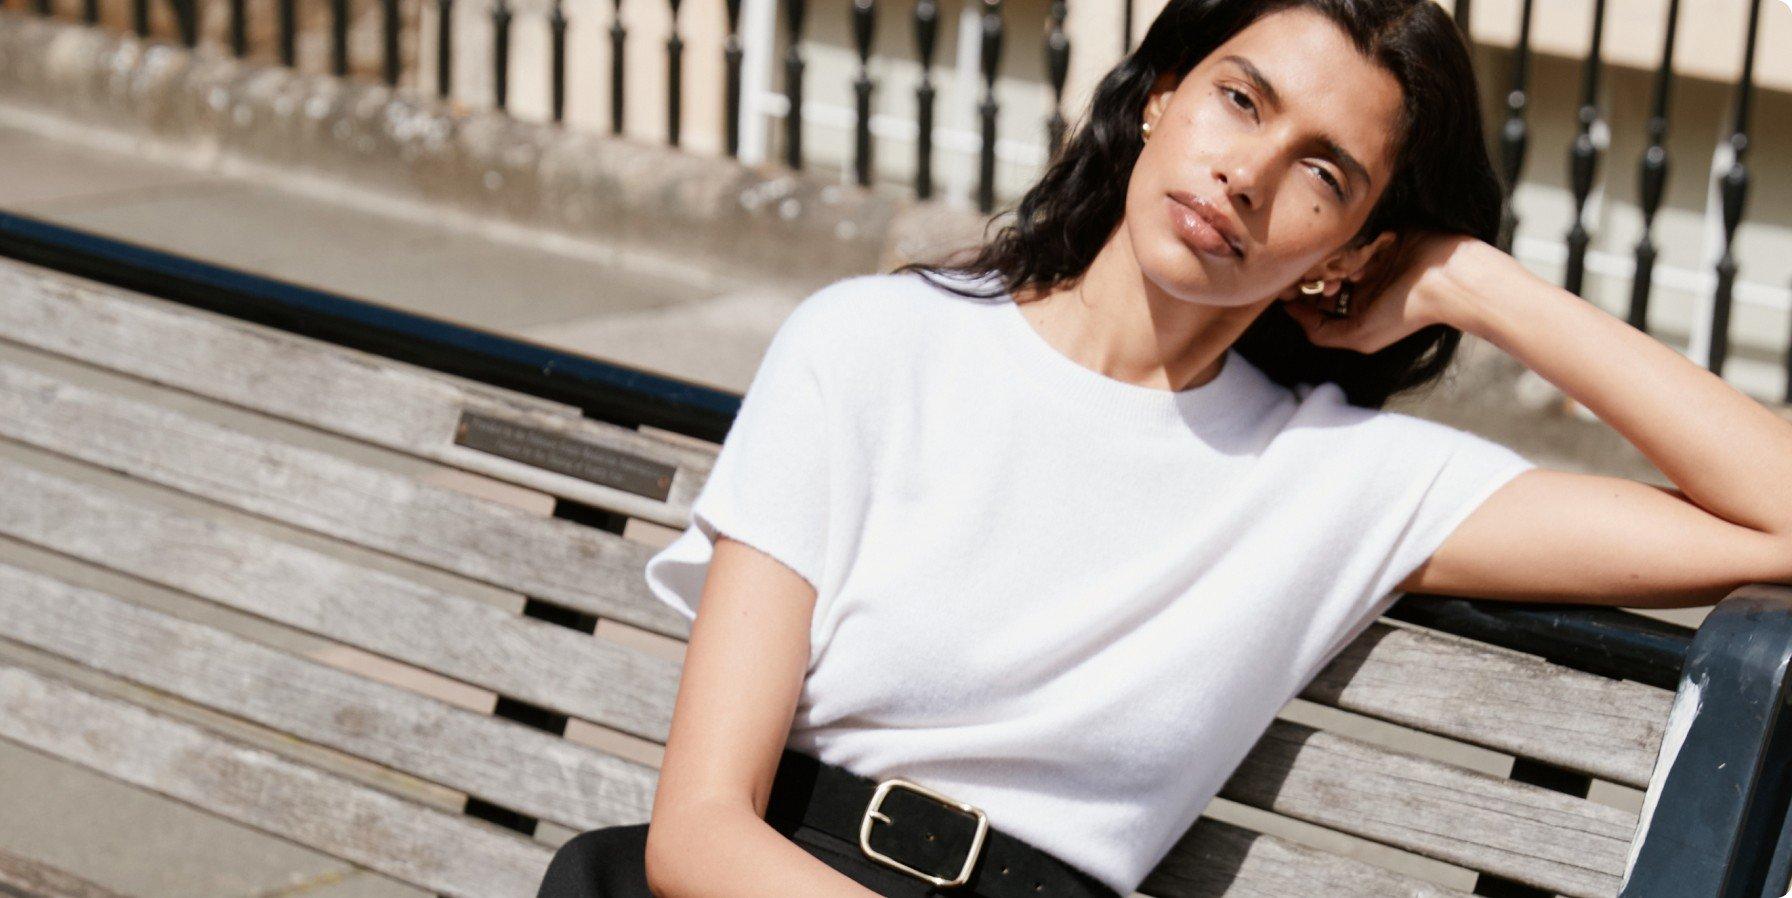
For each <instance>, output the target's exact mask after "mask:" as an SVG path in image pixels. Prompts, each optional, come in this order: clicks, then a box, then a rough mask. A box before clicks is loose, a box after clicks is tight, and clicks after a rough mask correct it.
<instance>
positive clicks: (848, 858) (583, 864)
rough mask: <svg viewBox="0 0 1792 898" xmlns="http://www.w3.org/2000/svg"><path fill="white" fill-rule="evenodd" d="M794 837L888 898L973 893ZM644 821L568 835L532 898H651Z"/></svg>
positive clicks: (853, 851)
mask: <svg viewBox="0 0 1792 898" xmlns="http://www.w3.org/2000/svg"><path fill="white" fill-rule="evenodd" d="M788 835H789V838H790V840H791V841H792V842H795V843H796V844H797V845H800V846H802V848H803V849H804V850H806V851H808V852H809V853H810V854H811V855H814V856H815V857H817V858H819V859H820V860H821V861H822V862H824V863H826V864H827V865H828V866H830V867H833V868H834V869H835V870H839V871H840V872H841V873H844V874H846V875H847V876H850V877H852V878H853V880H854V881H855V882H857V883H859V884H860V885H863V886H864V887H866V888H868V889H870V890H871V891H873V892H876V893H878V894H879V895H883V896H886V898H948V896H953V898H976V896H975V895H972V894H971V893H969V892H967V891H965V889H964V888H963V887H960V888H956V889H941V888H937V887H935V886H934V885H933V884H932V883H929V882H926V881H925V880H921V879H917V878H915V877H913V876H910V875H909V874H907V873H904V872H902V871H900V870H896V869H893V868H891V867H886V866H884V865H883V864H880V863H878V862H877V861H875V860H873V859H871V858H869V857H866V856H865V854H864V853H863V852H861V851H860V850H859V846H858V845H857V844H856V843H849V842H847V841H846V840H844V839H841V838H838V837H836V836H833V835H831V834H829V833H824V832H820V831H817V830H814V829H810V828H808V827H800V828H798V829H797V830H796V831H795V832H793V833H790V834H788ZM646 861H647V824H645V823H634V824H627V825H622V826H607V827H603V828H601V829H592V830H586V831H585V832H582V833H579V834H578V835H576V836H573V837H572V838H571V839H568V840H566V844H564V845H561V846H560V850H559V851H556V852H555V853H554V858H553V860H552V861H550V862H549V863H548V869H547V873H546V874H544V875H543V877H542V880H541V890H540V891H539V892H537V893H536V898H653V893H652V892H649V891H648V890H647V870H646Z"/></svg>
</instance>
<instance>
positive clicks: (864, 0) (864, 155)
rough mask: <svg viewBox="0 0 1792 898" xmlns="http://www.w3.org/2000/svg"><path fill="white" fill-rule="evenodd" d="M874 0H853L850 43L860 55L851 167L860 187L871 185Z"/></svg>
mask: <svg viewBox="0 0 1792 898" xmlns="http://www.w3.org/2000/svg"><path fill="white" fill-rule="evenodd" d="M874 3H875V0H852V40H853V46H854V47H855V48H856V49H857V50H858V52H859V74H858V77H856V78H854V79H853V82H852V93H853V98H854V100H856V101H857V103H858V106H857V112H858V117H857V119H856V120H855V121H854V122H853V129H854V130H853V146H852V165H853V173H854V174H855V175H856V176H857V177H858V181H859V184H860V185H862V186H869V185H870V184H871V87H872V85H871V35H872V29H873V26H874V25H875V24H876V19H875V17H876V15H877V9H876V7H875V6H874Z"/></svg>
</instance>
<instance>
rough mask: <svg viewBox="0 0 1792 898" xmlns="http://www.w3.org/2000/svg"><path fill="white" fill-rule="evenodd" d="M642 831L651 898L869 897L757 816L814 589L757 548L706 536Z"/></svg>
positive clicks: (797, 676)
mask: <svg viewBox="0 0 1792 898" xmlns="http://www.w3.org/2000/svg"><path fill="white" fill-rule="evenodd" d="M698 604H699V606H700V611H699V612H698V614H697V618H696V620H695V621H694V622H693V623H692V625H691V638H690V642H689V643H688V644H687V646H686V648H685V658H684V672H683V674H682V675H681V677H680V679H679V684H678V697H677V700H676V702H675V704H674V705H673V710H672V726H671V730H670V733H669V735H668V736H667V739H666V752H665V757H664V759H663V760H662V761H661V764H660V777H659V784H658V786H657V787H656V791H655V793H654V799H653V811H652V820H651V822H650V824H649V826H648V830H647V859H646V861H647V878H648V882H649V887H650V888H651V889H652V891H653V893H654V894H655V895H657V896H660V898H724V896H740V898H747V896H755V898H756V896H762V895H814V896H820V898H875V896H876V894H877V893H876V892H873V891H871V890H870V889H867V888H865V887H864V886H862V885H859V884H858V883H857V882H855V881H853V880H852V878H851V877H848V876H847V875H846V874H844V873H841V872H840V871H838V870H835V869H834V868H832V867H830V866H828V865H827V864H825V863H823V862H822V861H821V860H819V859H817V858H816V857H815V856H813V855H811V854H809V853H808V852H807V851H806V850H804V849H803V848H802V847H801V846H799V845H797V844H796V843H794V842H792V841H790V839H788V838H787V837H785V836H784V834H783V833H780V832H778V831H777V830H775V829H773V828H772V827H771V825H770V824H768V823H766V821H765V809H766V804H767V802H768V800H769V798H770V795H771V784H772V777H773V774H775V773H776V772H777V768H778V761H779V759H780V758H781V756H782V755H783V752H784V746H785V740H786V739H787V737H788V736H789V732H790V723H791V720H792V718H793V717H794V716H795V714H796V702H797V696H798V694H799V693H800V691H801V689H802V683H803V677H804V674H805V672H806V670H807V668H808V663H809V625H810V621H811V619H812V615H813V613H814V608H815V589H814V587H812V586H810V585H809V583H808V581H806V580H804V579H803V578H802V577H800V576H798V575H797V574H796V572H794V571H792V570H790V569H789V568H788V567H785V566H784V565H783V564H782V563H780V562H778V561H777V560H775V559H773V558H772V557H771V556H769V555H766V554H764V553H762V552H760V551H759V550H758V549H755V548H753V547H752V546H749V545H747V544H746V543H742V542H739V541H737V540H733V539H729V538H727V537H726V536H725V535H724V536H722V537H721V538H719V539H717V541H716V546H715V554H714V557H713V558H712V559H711V560H710V567H709V577H708V580H707V581H706V582H705V583H704V585H703V594H702V597H701V598H700V600H699V603H698Z"/></svg>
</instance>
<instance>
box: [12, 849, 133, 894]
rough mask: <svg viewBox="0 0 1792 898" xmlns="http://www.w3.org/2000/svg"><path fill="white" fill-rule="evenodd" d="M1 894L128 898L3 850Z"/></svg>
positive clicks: (65, 872) (70, 874)
mask: <svg viewBox="0 0 1792 898" xmlns="http://www.w3.org/2000/svg"><path fill="white" fill-rule="evenodd" d="M0 895H19V896H23V898H126V896H125V895H124V894H122V893H120V892H114V891H112V890H111V889H107V888H104V887H101V886H99V885H97V884H95V883H91V882H88V881H87V880H85V879H82V878H80V877H78V876H75V875H74V874H72V873H69V872H67V871H64V870H58V869H56V868H55V867H52V866H49V865H48V864H42V863H39V862H37V861H34V860H31V859H30V858H27V857H21V856H19V855H16V854H13V853H12V852H10V851H7V850H5V849H3V848H0Z"/></svg>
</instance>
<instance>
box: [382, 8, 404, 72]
mask: <svg viewBox="0 0 1792 898" xmlns="http://www.w3.org/2000/svg"><path fill="white" fill-rule="evenodd" d="M400 27H401V26H400V25H399V21H398V0H380V58H381V60H382V61H383V62H384V64H385V71H384V72H382V73H381V75H382V77H384V79H385V81H386V83H387V84H389V85H391V86H393V87H397V86H398V75H399V65H400V62H401V60H400V59H399V55H398V54H399V50H398V31H399V28H400Z"/></svg>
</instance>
